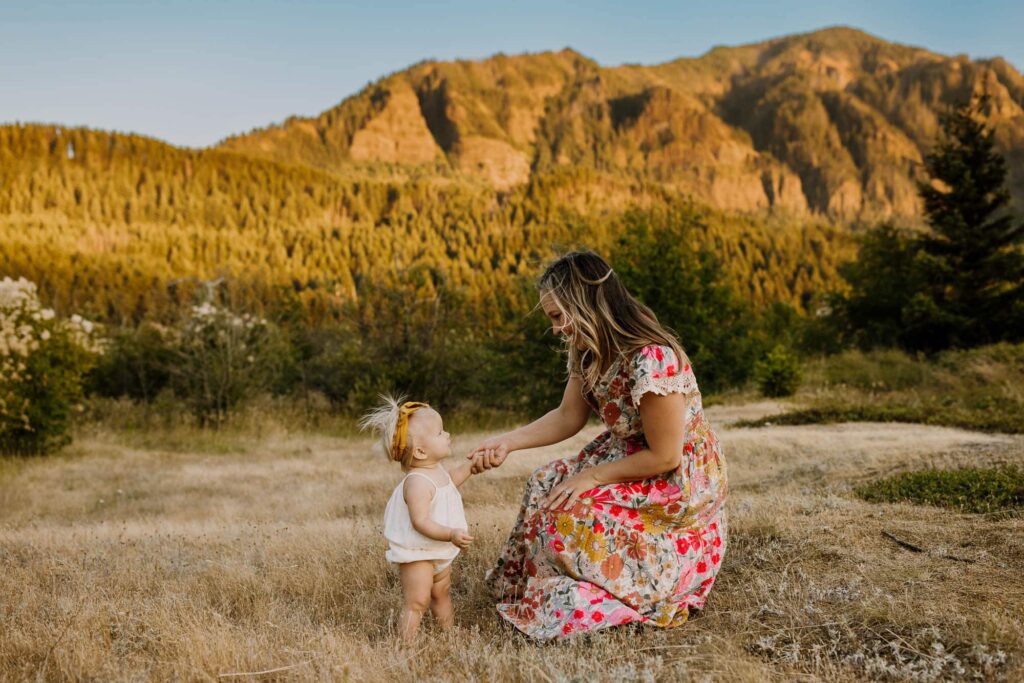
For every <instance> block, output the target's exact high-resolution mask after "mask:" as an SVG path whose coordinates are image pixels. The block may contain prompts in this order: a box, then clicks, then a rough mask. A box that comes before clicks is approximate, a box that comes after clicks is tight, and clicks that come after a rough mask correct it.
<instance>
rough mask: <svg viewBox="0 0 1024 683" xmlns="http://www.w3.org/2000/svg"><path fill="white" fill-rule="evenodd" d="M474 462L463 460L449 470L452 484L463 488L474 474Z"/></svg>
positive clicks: (474, 460)
mask: <svg viewBox="0 0 1024 683" xmlns="http://www.w3.org/2000/svg"><path fill="white" fill-rule="evenodd" d="M475 462H476V459H475V458H474V459H473V460H463V461H462V463H460V464H459V465H456V466H455V467H453V468H451V469H450V470H448V476H449V477H451V478H452V483H453V484H455V486H457V487H458V486H462V485H463V484H464V483H465V482H466V480H467V479H469V477H470V476H471V475H472V474H473V463H475Z"/></svg>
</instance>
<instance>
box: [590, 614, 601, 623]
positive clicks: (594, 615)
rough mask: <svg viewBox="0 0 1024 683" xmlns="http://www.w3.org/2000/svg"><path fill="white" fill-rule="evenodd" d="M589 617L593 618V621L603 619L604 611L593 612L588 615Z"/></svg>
mask: <svg viewBox="0 0 1024 683" xmlns="http://www.w3.org/2000/svg"><path fill="white" fill-rule="evenodd" d="M590 618H591V619H593V620H594V621H604V613H603V612H594V613H593V614H591V615H590Z"/></svg>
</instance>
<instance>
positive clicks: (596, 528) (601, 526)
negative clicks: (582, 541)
mask: <svg viewBox="0 0 1024 683" xmlns="http://www.w3.org/2000/svg"><path fill="white" fill-rule="evenodd" d="M602 531H604V524H601V522H594V533H598V534H599V533H601V532H602Z"/></svg>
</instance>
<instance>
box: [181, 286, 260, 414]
mask: <svg viewBox="0 0 1024 683" xmlns="http://www.w3.org/2000/svg"><path fill="white" fill-rule="evenodd" d="M177 335H178V336H177V339H176V341H175V342H174V344H173V346H172V356H171V358H172V363H171V365H170V366H169V370H170V378H171V386H172V387H173V389H174V392H175V393H176V394H177V395H178V396H179V397H181V398H182V399H184V400H185V401H186V403H188V405H189V408H190V410H191V411H192V414H193V415H194V416H195V417H196V419H197V420H198V422H199V424H200V425H201V426H213V427H216V426H219V425H220V424H222V423H223V422H224V420H225V419H226V418H227V416H228V412H229V411H230V410H231V409H232V408H234V407H235V406H237V405H238V404H239V403H240V402H241V401H242V400H243V399H245V398H247V397H249V396H252V395H253V394H255V393H256V392H257V391H259V390H260V389H262V388H264V387H265V386H268V385H269V383H270V377H269V376H270V375H271V374H272V373H273V369H274V368H275V367H276V361H275V359H274V358H273V355H274V354H273V353H271V350H272V349H273V348H274V343H273V342H274V330H273V328H272V327H271V325H270V324H269V323H268V322H267V321H266V320H264V319H262V318H258V317H255V316H252V315H249V314H243V315H238V314H236V313H234V312H232V311H230V310H228V309H226V308H221V307H219V306H214V305H213V304H210V303H205V304H203V305H201V306H193V307H192V311H191V315H190V316H189V317H188V318H187V319H186V320H185V321H184V322H183V324H182V326H181V329H180V330H179V331H178V333H177Z"/></svg>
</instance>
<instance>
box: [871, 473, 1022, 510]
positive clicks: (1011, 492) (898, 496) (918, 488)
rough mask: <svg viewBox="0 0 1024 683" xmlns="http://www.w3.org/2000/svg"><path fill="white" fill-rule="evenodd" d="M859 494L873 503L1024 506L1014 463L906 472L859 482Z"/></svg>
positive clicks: (994, 507)
mask: <svg viewBox="0 0 1024 683" xmlns="http://www.w3.org/2000/svg"><path fill="white" fill-rule="evenodd" d="M855 492H856V494H857V495H858V496H860V497H861V498H863V499H864V500H867V501H869V502H873V503H900V502H909V503H917V504H921V505H936V506H940V507H948V508H955V509H957V510H960V511H962V512H996V511H998V510H1008V509H1016V508H1021V507H1024V470H1021V469H1019V468H1017V467H1016V466H1006V467H997V468H974V467H968V468H964V469H959V470H936V469H931V470H925V471H923V472H907V473H904V474H899V475H896V476H894V477H890V478H888V479H883V480H881V481H876V482H873V483H870V484H864V485H863V486H858V487H857V488H856V489H855Z"/></svg>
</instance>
